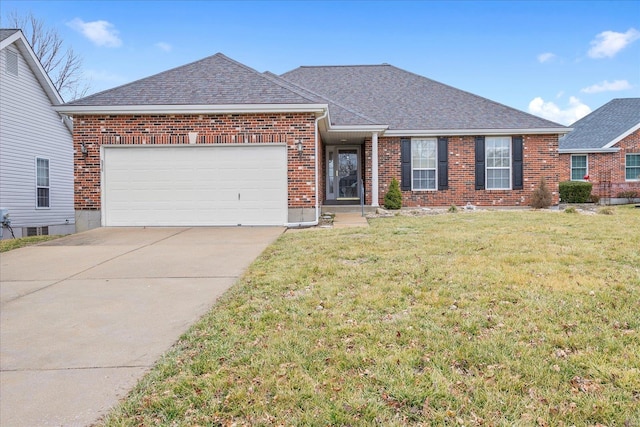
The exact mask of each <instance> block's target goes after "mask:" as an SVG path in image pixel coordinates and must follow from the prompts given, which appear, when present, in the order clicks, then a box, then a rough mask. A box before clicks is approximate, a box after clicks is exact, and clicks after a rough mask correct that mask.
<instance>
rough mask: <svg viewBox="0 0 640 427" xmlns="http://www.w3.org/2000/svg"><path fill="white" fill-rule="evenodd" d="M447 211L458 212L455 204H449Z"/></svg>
mask: <svg viewBox="0 0 640 427" xmlns="http://www.w3.org/2000/svg"><path fill="white" fill-rule="evenodd" d="M447 212H449V213H456V212H458V207H457V206H456V205H451V206H449V209H447Z"/></svg>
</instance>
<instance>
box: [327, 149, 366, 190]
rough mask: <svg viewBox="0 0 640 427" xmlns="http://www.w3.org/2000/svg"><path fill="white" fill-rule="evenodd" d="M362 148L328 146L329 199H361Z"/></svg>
mask: <svg viewBox="0 0 640 427" xmlns="http://www.w3.org/2000/svg"><path fill="white" fill-rule="evenodd" d="M360 185H361V182H360V149H359V148H358V147H327V200H345V201H348V200H353V201H357V200H360Z"/></svg>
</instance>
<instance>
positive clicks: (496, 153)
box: [485, 136, 511, 190]
mask: <svg viewBox="0 0 640 427" xmlns="http://www.w3.org/2000/svg"><path fill="white" fill-rule="evenodd" d="M485 156H486V157H485V160H486V168H487V183H486V188H487V190H509V189H511V137H509V136H488V137H486V139H485Z"/></svg>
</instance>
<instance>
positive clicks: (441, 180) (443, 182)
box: [438, 138, 449, 190]
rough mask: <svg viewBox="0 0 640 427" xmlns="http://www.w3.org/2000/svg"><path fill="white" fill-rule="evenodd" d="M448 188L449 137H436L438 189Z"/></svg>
mask: <svg viewBox="0 0 640 427" xmlns="http://www.w3.org/2000/svg"><path fill="white" fill-rule="evenodd" d="M448 189H449V139H448V138H438V190H448Z"/></svg>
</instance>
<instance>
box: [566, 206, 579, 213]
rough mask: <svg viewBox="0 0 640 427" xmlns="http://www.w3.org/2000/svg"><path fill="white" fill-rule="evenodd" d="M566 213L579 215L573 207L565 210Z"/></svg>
mask: <svg viewBox="0 0 640 427" xmlns="http://www.w3.org/2000/svg"><path fill="white" fill-rule="evenodd" d="M564 213H568V214H574V213H578V211H577V210H576V208H574V207H573V206H569V207H568V208H567V209H565V210H564Z"/></svg>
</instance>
